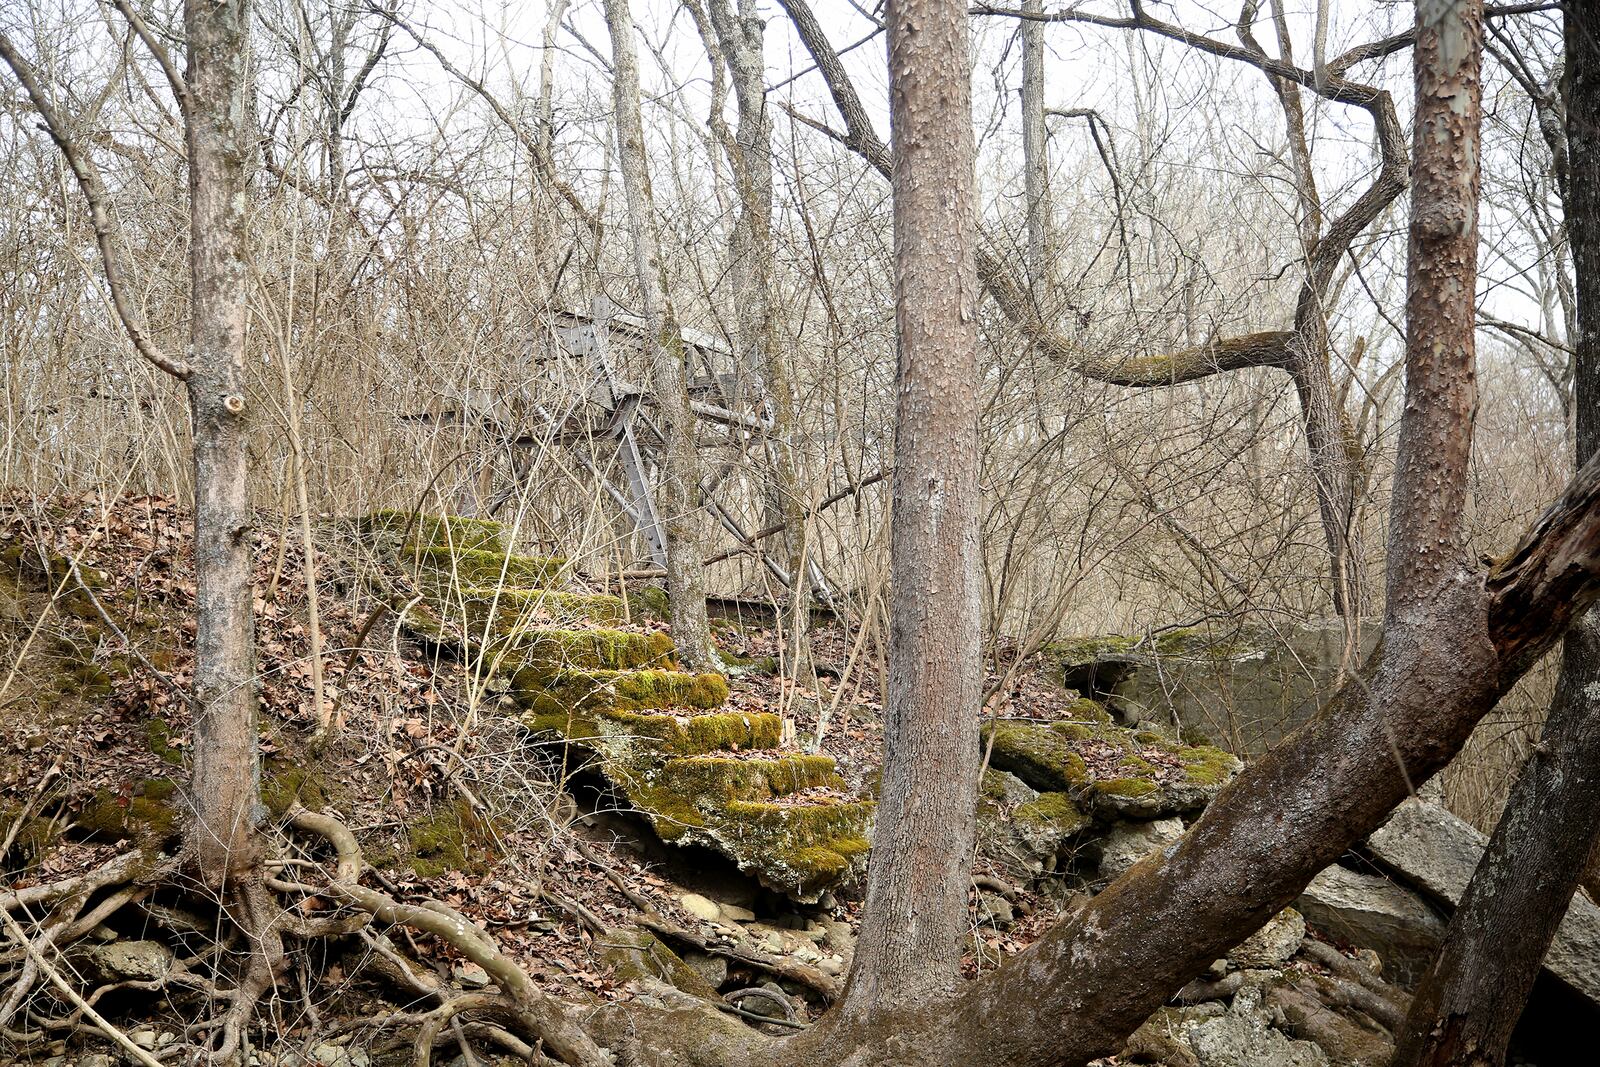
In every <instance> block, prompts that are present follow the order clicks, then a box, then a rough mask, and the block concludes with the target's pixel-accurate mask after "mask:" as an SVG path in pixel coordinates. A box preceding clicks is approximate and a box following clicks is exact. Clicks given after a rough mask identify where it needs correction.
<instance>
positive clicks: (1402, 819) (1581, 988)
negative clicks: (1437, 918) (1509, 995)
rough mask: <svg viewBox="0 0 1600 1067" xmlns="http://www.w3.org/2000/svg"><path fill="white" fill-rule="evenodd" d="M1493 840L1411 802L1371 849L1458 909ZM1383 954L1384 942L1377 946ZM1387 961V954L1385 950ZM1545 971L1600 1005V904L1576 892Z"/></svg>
mask: <svg viewBox="0 0 1600 1067" xmlns="http://www.w3.org/2000/svg"><path fill="white" fill-rule="evenodd" d="M1488 843H1489V841H1488V838H1487V837H1485V836H1484V835H1483V834H1481V833H1479V832H1478V831H1477V830H1475V829H1473V828H1472V827H1471V826H1469V825H1468V824H1467V823H1465V822H1463V821H1461V820H1460V819H1458V818H1456V817H1455V816H1454V815H1452V814H1450V813H1449V812H1448V811H1445V810H1444V809H1443V808H1441V807H1438V806H1437V805H1434V804H1428V803H1424V802H1422V801H1418V800H1407V801H1405V802H1404V803H1403V804H1401V805H1400V806H1399V807H1398V808H1396V809H1395V811H1394V814H1393V815H1391V816H1390V817H1389V821H1388V822H1386V823H1384V824H1383V825H1382V826H1380V827H1379V828H1378V829H1377V830H1375V831H1373V833H1372V836H1370V837H1369V838H1368V839H1367V848H1368V849H1369V850H1370V851H1371V852H1372V854H1373V856H1374V857H1376V858H1377V860H1378V861H1379V862H1380V863H1382V864H1383V865H1384V866H1385V867H1386V868H1389V869H1390V870H1392V871H1394V872H1395V874H1396V876H1398V877H1400V878H1402V879H1404V880H1405V881H1406V882H1407V883H1409V884H1411V885H1414V886H1416V887H1417V888H1418V889H1419V890H1421V891H1422V892H1424V893H1426V894H1427V895H1428V896H1429V897H1431V898H1433V899H1434V900H1437V901H1439V902H1441V903H1444V904H1448V905H1449V906H1450V907H1452V908H1453V907H1455V905H1456V904H1457V903H1459V902H1460V900H1461V895H1462V894H1463V893H1464V892H1466V888H1467V883H1468V882H1469V881H1471V879H1472V872H1473V871H1474V870H1475V869H1476V868H1477V866H1478V861H1479V860H1480V859H1481V858H1482V857H1483V853H1484V850H1485V849H1486V848H1487V847H1488ZM1376 947H1377V948H1378V950H1379V952H1382V951H1383V949H1382V946H1376ZM1384 958H1385V959H1388V958H1389V957H1388V954H1387V953H1384ZM1544 966H1545V970H1546V971H1547V972H1549V973H1550V974H1553V975H1554V976H1555V977H1557V978H1559V979H1560V980H1561V981H1562V982H1564V983H1566V984H1567V985H1568V986H1570V987H1571V988H1572V989H1574V990H1576V991H1577V992H1578V993H1580V994H1582V995H1583V996H1584V997H1586V998H1588V1000H1589V1001H1590V1002H1591V1003H1593V1004H1596V1005H1600V907H1596V906H1595V904H1594V903H1593V902H1592V901H1590V900H1589V898H1588V897H1587V896H1585V895H1584V894H1582V893H1578V894H1574V896H1573V898H1572V903H1571V905H1570V906H1569V907H1568V908H1567V915H1566V918H1564V919H1563V920H1562V921H1561V926H1560V927H1559V928H1558V929H1557V930H1556V936H1555V940H1554V941H1553V942H1552V943H1551V945H1550V951H1549V953H1548V954H1547V955H1546V956H1545V960H1544Z"/></svg>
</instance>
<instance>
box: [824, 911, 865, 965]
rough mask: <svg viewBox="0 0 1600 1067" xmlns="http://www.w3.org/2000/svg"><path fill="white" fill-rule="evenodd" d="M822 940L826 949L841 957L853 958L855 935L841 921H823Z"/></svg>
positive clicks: (847, 925) (846, 924)
mask: <svg viewBox="0 0 1600 1067" xmlns="http://www.w3.org/2000/svg"><path fill="white" fill-rule="evenodd" d="M819 925H821V927H822V929H823V940H824V941H825V942H826V943H827V945H828V947H829V948H831V949H833V950H834V951H835V952H837V953H839V954H840V955H842V956H846V957H849V956H853V955H855V951H856V933H855V931H854V930H852V929H851V928H850V924H849V923H847V922H845V921H844V920H843V919H823V920H821V922H820V924H819Z"/></svg>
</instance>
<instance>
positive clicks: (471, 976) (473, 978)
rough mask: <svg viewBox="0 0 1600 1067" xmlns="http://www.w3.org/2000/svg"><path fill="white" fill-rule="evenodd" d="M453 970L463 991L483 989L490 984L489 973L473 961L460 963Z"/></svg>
mask: <svg viewBox="0 0 1600 1067" xmlns="http://www.w3.org/2000/svg"><path fill="white" fill-rule="evenodd" d="M452 970H453V972H454V974H455V977H456V981H457V982H459V983H461V986H462V988H463V989H482V988H483V987H484V986H486V985H488V984H489V972H488V971H485V970H484V969H483V968H482V967H480V966H478V965H477V964H476V963H473V962H472V961H471V960H462V961H460V962H459V963H457V964H456V965H455V967H454V968H452Z"/></svg>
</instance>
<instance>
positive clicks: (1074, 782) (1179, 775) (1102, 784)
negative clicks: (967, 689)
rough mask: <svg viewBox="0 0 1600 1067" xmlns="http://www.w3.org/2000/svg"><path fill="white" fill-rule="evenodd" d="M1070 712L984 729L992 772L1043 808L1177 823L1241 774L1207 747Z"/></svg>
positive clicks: (1093, 713) (1085, 703) (1098, 711)
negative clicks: (1014, 782)
mask: <svg viewBox="0 0 1600 1067" xmlns="http://www.w3.org/2000/svg"><path fill="white" fill-rule="evenodd" d="M1069 710H1070V711H1071V713H1072V715H1073V718H1071V719H1069V720H1061V721H1058V722H1052V723H1049V724H1048V725H1041V724H1038V723H1031V722H1017V721H1014V720H992V721H990V722H987V723H985V724H984V726H983V729H982V733H981V736H982V738H983V742H984V744H985V745H986V746H988V748H989V754H990V763H991V765H992V766H993V767H995V768H996V769H998V770H1002V771H1008V772H1010V773H1011V774H1014V775H1015V776H1016V777H1018V778H1020V779H1022V781H1023V782H1025V783H1026V784H1027V785H1028V786H1030V787H1031V788H1033V789H1036V790H1038V791H1039V792H1040V794H1041V796H1040V798H1039V801H1038V802H1043V801H1044V799H1045V797H1046V796H1050V797H1058V798H1059V800H1054V801H1052V806H1061V805H1063V804H1064V805H1066V806H1067V807H1069V808H1070V809H1071V810H1072V811H1073V812H1082V813H1084V814H1086V815H1088V816H1090V817H1092V818H1096V819H1154V818H1160V817H1163V816H1169V815H1178V814H1182V813H1184V812H1190V811H1196V810H1198V809H1200V808H1203V807H1205V805H1206V804H1207V803H1209V802H1210V800H1211V798H1212V797H1213V796H1215V795H1216V794H1217V793H1219V792H1221V790H1222V787H1223V786H1225V785H1227V784H1228V783H1229V782H1230V781H1232V780H1233V778H1234V776H1235V775H1237V774H1238V773H1239V771H1240V770H1241V769H1242V768H1243V766H1244V765H1243V764H1242V763H1240V762H1239V760H1238V758H1237V757H1235V756H1232V755H1229V754H1228V753H1226V752H1223V751H1222V750H1221V749H1218V748H1212V747H1211V746H1209V745H1185V744H1181V743H1179V742H1176V741H1172V740H1169V739H1168V738H1166V737H1163V736H1161V735H1160V734H1156V733H1147V732H1139V731H1135V730H1129V729H1127V728H1125V727H1121V726H1117V725H1115V724H1114V723H1112V721H1111V716H1110V715H1109V714H1108V713H1107V712H1106V710H1105V709H1104V708H1102V707H1101V706H1100V705H1099V704H1097V703H1095V702H1094V701H1092V700H1080V701H1078V702H1077V703H1076V704H1074V705H1072V706H1071V708H1070V709H1069ZM1036 803H1037V802H1036ZM1018 810H1019V812H1020V811H1021V810H1022V809H1018ZM1079 828H1080V829H1081V826H1080V827H1079Z"/></svg>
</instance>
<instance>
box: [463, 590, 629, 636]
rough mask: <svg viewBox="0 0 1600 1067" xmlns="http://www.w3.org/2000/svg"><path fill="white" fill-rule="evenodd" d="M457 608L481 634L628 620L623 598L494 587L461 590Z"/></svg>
mask: <svg viewBox="0 0 1600 1067" xmlns="http://www.w3.org/2000/svg"><path fill="white" fill-rule="evenodd" d="M455 606H456V609H457V610H458V611H464V612H465V615H466V621H467V624H468V627H469V629H470V630H472V631H476V632H480V633H481V632H483V630H484V628H485V626H486V625H487V626H488V627H489V628H490V629H493V630H497V631H505V630H510V629H513V628H515V627H519V626H526V625H528V624H529V623H531V622H535V621H546V620H548V621H550V622H554V623H567V624H570V623H580V622H588V623H595V624H597V625H600V626H606V625H611V624H615V623H619V622H622V621H624V619H626V618H627V616H628V612H627V610H626V609H625V608H624V607H623V603H622V598H621V597H617V596H611V595H609V594H606V593H572V592H567V591H565V590H560V589H515V588H498V587H496V586H492V585H490V586H475V587H472V588H469V589H463V590H461V591H460V596H459V598H458V602H457V603H456V605H455Z"/></svg>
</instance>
